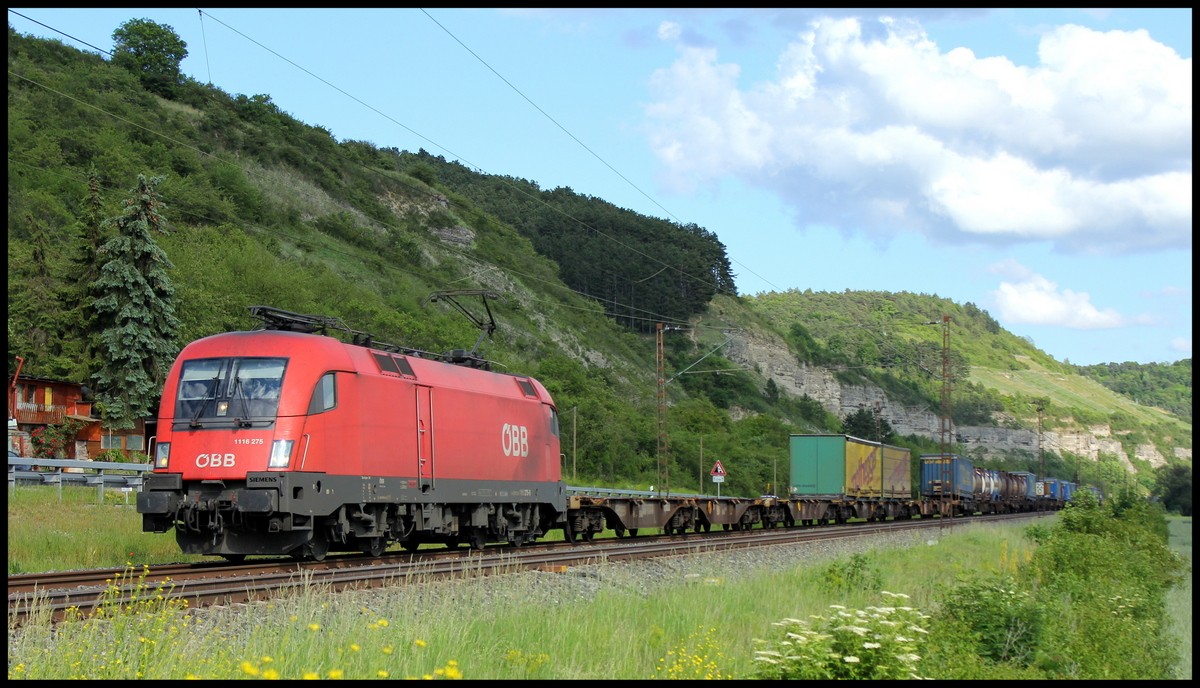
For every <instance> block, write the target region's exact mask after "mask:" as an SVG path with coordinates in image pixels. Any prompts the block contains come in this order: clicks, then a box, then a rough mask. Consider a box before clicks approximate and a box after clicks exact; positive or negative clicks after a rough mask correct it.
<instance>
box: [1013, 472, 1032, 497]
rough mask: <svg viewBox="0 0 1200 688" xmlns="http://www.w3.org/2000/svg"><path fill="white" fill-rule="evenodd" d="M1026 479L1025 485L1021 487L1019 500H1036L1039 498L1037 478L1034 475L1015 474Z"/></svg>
mask: <svg viewBox="0 0 1200 688" xmlns="http://www.w3.org/2000/svg"><path fill="white" fill-rule="evenodd" d="M1013 475H1019V476H1022V477H1024V478H1025V484H1024V485H1023V486H1021V491H1020V493H1019V494H1018V495H1017V498H1018V499H1021V498H1024V499H1035V498H1036V496H1037V476H1036V475H1034V474H1032V473H1013Z"/></svg>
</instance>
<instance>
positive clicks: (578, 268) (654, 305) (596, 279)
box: [400, 150, 737, 332]
mask: <svg viewBox="0 0 1200 688" xmlns="http://www.w3.org/2000/svg"><path fill="white" fill-rule="evenodd" d="M400 159H401V161H402V163H403V164H404V165H405V166H406V167H407V168H408V169H414V168H416V169H417V170H421V171H423V170H428V172H427V174H429V173H432V174H433V175H436V179H437V180H438V181H440V182H442V183H444V184H445V185H446V187H447V188H449V189H451V190H453V191H455V192H457V193H460V194H462V195H463V196H464V197H465V198H468V199H470V201H471V202H472V203H474V204H475V205H476V206H478V207H479V208H481V209H483V210H485V211H487V212H488V213H490V214H492V215H494V216H496V217H497V218H499V219H500V220H501V221H502V222H505V223H507V224H509V225H511V226H513V227H515V228H516V229H517V230H518V231H520V232H521V235H522V236H524V237H526V238H528V239H529V240H530V241H532V242H533V247H534V248H535V249H536V250H537V252H538V253H540V254H542V255H544V256H547V257H549V258H551V259H553V260H554V261H555V262H556V263H558V266H559V276H560V277H561V278H562V280H563V281H564V282H566V283H567V285H569V286H570V287H571V288H572V289H576V290H578V291H581V292H584V293H586V294H590V295H591V296H593V297H594V298H596V299H597V300H599V301H600V302H601V303H603V304H604V305H605V309H606V310H607V312H608V313H609V314H610V315H611V316H613V317H614V318H616V320H617V321H618V322H620V323H621V324H623V325H625V326H626V327H629V328H631V329H635V330H638V331H642V332H650V331H652V330H653V329H654V323H656V322H661V321H662V320H663V319H664V318H665V319H667V320H669V321H670V320H673V321H676V322H686V321H687V319H688V318H690V317H692V316H694V315H696V314H698V313H700V312H702V311H703V310H704V309H705V308H706V307H707V306H708V302H709V301H711V300H712V298H713V296H714V295H715V294H718V293H722V294H735V293H737V292H736V288H735V287H734V284H733V275H732V273H731V272H730V269H729V259H728V258H727V257H726V256H725V246H724V245H723V244H722V243H721V242H720V241H719V240H718V239H717V237H716V235H715V234H713V233H712V232H709V231H707V230H705V229H704V228H703V227H699V226H697V225H695V224H688V225H683V226H680V225H677V224H675V223H673V222H668V221H666V220H660V219H658V218H653V217H646V216H645V215H641V214H638V213H635V212H633V211H632V210H625V209H623V208H618V207H616V206H614V205H613V204H611V203H609V202H607V201H605V200H603V199H601V198H595V197H592V196H585V195H582V194H578V193H575V192H574V191H572V190H571V189H570V188H558V189H554V190H543V189H541V188H540V187H539V186H538V185H537V182H531V181H528V180H525V179H518V178H515V177H501V176H497V175H485V174H478V173H476V172H473V171H471V170H469V169H468V168H466V167H465V166H463V165H461V164H459V163H457V162H447V161H446V160H445V159H443V158H442V157H441V156H436V157H435V156H432V155H430V154H428V153H426V152H425V151H424V150H422V151H419V152H418V153H416V154H412V153H401V154H400ZM647 316H651V317H647Z"/></svg>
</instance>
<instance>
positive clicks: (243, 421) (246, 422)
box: [232, 375, 254, 428]
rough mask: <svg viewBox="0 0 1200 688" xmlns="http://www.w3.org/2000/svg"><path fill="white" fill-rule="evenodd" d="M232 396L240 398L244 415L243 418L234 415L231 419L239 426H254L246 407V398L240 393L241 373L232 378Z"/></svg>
mask: <svg viewBox="0 0 1200 688" xmlns="http://www.w3.org/2000/svg"><path fill="white" fill-rule="evenodd" d="M232 398H233V399H238V398H240V399H241V400H242V413H243V414H244V415H245V417H244V418H243V417H241V416H238V417H235V418H234V419H233V422H234V423H235V424H236V425H237V426H238V427H239V428H251V427H254V423H253V421H251V420H250V413H249V411H250V409H249V408H248V406H249V405H248V404H247V403H246V402H247V401H248V400H247V399H246V395H245V394H242V376H241V375H236V376H234V378H233V397H232Z"/></svg>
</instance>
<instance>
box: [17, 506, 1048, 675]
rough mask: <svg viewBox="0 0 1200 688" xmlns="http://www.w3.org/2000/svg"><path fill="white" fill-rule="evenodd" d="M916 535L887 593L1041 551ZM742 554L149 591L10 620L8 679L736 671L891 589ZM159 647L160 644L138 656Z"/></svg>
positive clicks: (978, 534) (960, 532)
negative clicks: (385, 581) (443, 576)
mask: <svg viewBox="0 0 1200 688" xmlns="http://www.w3.org/2000/svg"><path fill="white" fill-rule="evenodd" d="M918 537H919V539H918V540H916V541H915V544H913V545H911V546H907V547H905V546H888V547H884V548H881V549H879V550H871V551H869V552H868V553H867V555H866V559H867V561H868V562H869V563H870V566H872V567H873V568H875V569H877V570H878V571H879V572H880V575H881V577H882V580H883V584H884V588H883V589H884V590H889V591H896V592H907V593H910V594H912V595H913V597H914V599H913V600H912V602H911V603H912V604H913V605H914V606H920V605H919V604H917V603H918V601H919V600H921V599H925V600H928V601H932V599H933V596H934V595H935V594H936V592H937V590H938V589H939V588H940V587H941V586H943V585H947V584H949V583H950V582H952V581H953V580H954V579H955V577H956V576H957V575H958V574H960V573H963V572H967V571H978V570H990V571H997V572H999V571H1003V570H1006V568H1007V567H1009V566H1010V562H1011V561H1013V560H1018V559H1021V558H1023V557H1024V556H1025V554H1024V553H1025V552H1026V551H1027V549H1028V548H1029V547H1030V545H1029V543H1028V542H1026V541H1025V540H1024V538H1023V536H1022V534H1021V530H1020V527H1019V526H1015V525H1003V524H1001V525H974V526H968V527H965V528H961V529H956V530H955V531H954V532H953V533H952V534H948V535H946V536H944V537H942V538H930V537H929V536H928V535H920V536H918ZM928 543H932V544H928ZM807 547H808V549H807V551H810V552H816V551H819V550H816V549H815V548H814V547H812V546H807ZM799 551H801V550H800V549H798V550H797V552H799ZM736 561H737V560H736V559H735V558H732V557H723V556H720V555H702V556H694V557H689V558H684V559H679V560H676V561H675V562H674V563H673V564H671V565H665V564H664V565H662V566H659V567H652V568H653V571H654V572H655V573H654V574H653V575H651V574H647V572H646V568H645V567H644V566H643V565H638V566H626V565H598V566H594V567H576V568H572V569H569V570H568V572H567V573H565V574H546V573H536V572H525V573H519V574H512V575H507V576H503V577H496V576H490V577H486V578H485V577H478V576H476V577H468V578H466V579H463V580H458V581H453V582H427V583H419V584H410V585H406V586H402V587H397V588H388V589H384V590H377V591H359V592H350V593H340V594H330V593H329V592H328V591H327V590H325V589H323V588H321V587H320V586H309V587H307V588H304V589H302V590H301V591H299V592H297V593H294V594H292V595H291V596H289V597H286V598H282V599H278V600H272V601H270V602H269V603H260V604H257V605H254V606H253V607H251V608H245V607H242V608H236V609H232V608H227V609H217V610H209V611H204V612H202V613H197V614H194V615H192V616H185V615H184V614H183V613H182V611H181V610H180V609H178V608H177V607H173V606H172V605H169V604H167V603H165V602H161V601H157V602H156V600H157V593H155V592H154V591H148V593H149V594H147V595H145V596H144V599H145V600H146V601H147V604H146V605H144V607H143V608H142V609H134V610H132V611H129V612H126V613H124V614H121V615H117V616H113V617H110V618H107V619H104V620H101V621H91V622H85V621H77V622H74V623H69V624H62V625H60V626H59V628H58V629H56V630H55V631H51V629H50V628H49V626H48V625H46V624H37V623H30V624H28V626H27V628H24V629H21V630H20V631H17V632H14V629H11V628H10V651H9V677H10V678H43V679H54V678H82V677H87V678H116V679H121V678H185V677H187V676H188V675H189V674H190V675H194V676H196V677H204V678H235V677H248V676H259V677H264V676H266V677H278V678H303V677H305V676H306V675H312V676H319V677H342V678H375V677H381V676H383V675H385V674H386V676H387V677H391V678H403V677H417V678H419V677H423V676H431V677H437V676H440V677H444V678H454V677H456V676H458V675H462V676H463V677H465V678H470V679H521V678H544V679H597V678H634V679H636V678H650V677H654V676H655V675H661V674H662V671H668V668H669V667H674V668H675V671H674V672H673V674H672V675H687V676H700V677H703V676H704V675H712V676H719V677H734V678H737V677H744V676H748V675H750V674H751V673H752V671H753V666H752V657H753V650H754V648H755V645H754V639H755V638H762V637H765V636H766V634H767V633H768V632H769V631H770V630H771V624H772V623H773V622H776V621H778V620H779V619H780V618H783V617H796V618H806V616H807V615H809V614H820V613H822V612H824V611H826V610H827V609H828V606H829V605H830V604H843V605H849V606H861V607H865V606H867V605H872V604H873V605H881V606H882V605H887V604H888V603H889V602H890V599H891V598H887V597H884V596H883V595H882V593H880V592H875V591H871V590H858V591H852V592H844V591H839V592H834V591H832V590H831V589H830V588H829V587H828V584H827V583H826V582H825V576H824V573H825V571H826V569H827V568H828V563H829V557H828V556H826V557H822V556H810V558H809V559H808V560H806V562H805V565H804V566H796V567H794V568H790V569H787V570H781V571H765V572H762V571H760V572H746V571H744V570H741V569H740V568H739V567H738V565H737V564H736ZM156 604H157V605H158V606H155V605H156ZM147 643H150V644H151V645H152V646H154V651H153V652H141V650H142V649H144V648H145V646H146V645H147ZM117 660H120V661H117ZM451 662H453V664H452V663H451ZM660 667H663V668H664V669H663V670H662V671H659V668H660ZM380 672H383V673H382V674H381V673H380ZM439 672H440V673H439ZM688 672H691V673H688ZM697 672H698V673H697Z"/></svg>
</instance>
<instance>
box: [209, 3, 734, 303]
mask: <svg viewBox="0 0 1200 688" xmlns="http://www.w3.org/2000/svg"><path fill="white" fill-rule="evenodd" d="M208 17H209V18H210V19H212V20H213V21H215V22H217V23H219V24H221V25H222V26H224V27H226V28H228V29H229V30H230V31H233V32H234V33H236V34H238V35H239V36H241V37H243V38H245V39H246V40H248V41H250V42H251V43H254V44H255V45H257V46H259V47H260V48H262V49H263V50H266V51H267V52H269V53H271V54H272V55H275V56H276V57H278V58H279V59H281V60H283V61H284V62H287V63H288V64H290V65H292V66H294V67H296V68H297V69H299V70H300V71H302V72H304V73H305V74H308V75H309V76H311V77H313V78H314V79H317V80H318V81H320V82H321V83H323V84H325V85H327V86H329V87H330V88H332V89H334V90H336V91H337V92H338V93H341V94H343V95H345V96H346V97H348V98H350V99H351V100H353V101H354V102H356V103H359V104H360V105H362V106H363V107H366V108H368V109H369V110H371V111H372V112H375V113H376V114H378V115H380V116H382V117H383V118H385V119H387V120H388V121H390V122H392V123H393V124H396V125H397V126H399V127H401V128H403V129H404V130H405V131H408V132H410V133H412V134H413V135H415V136H417V137H418V138H420V139H421V140H423V141H426V142H427V143H429V144H430V145H432V146H434V147H435V148H438V149H439V150H442V151H445V152H446V153H448V154H449V155H451V156H453V157H454V158H457V159H458V160H461V161H463V162H464V163H466V164H467V165H468V166H470V167H472V168H474V169H476V170H478V171H479V172H480V173H483V174H491V175H492V176H493V177H495V178H496V179H498V180H499V181H500V182H501V183H502V184H505V185H507V186H509V187H510V188H512V189H513V190H514V191H516V192H517V193H520V194H521V195H523V196H527V197H529V198H531V199H533V200H534V201H536V202H538V203H540V204H542V205H543V206H545V207H546V208H548V209H550V210H552V211H554V212H557V213H559V214H561V215H563V216H564V217H566V218H568V219H570V220H572V221H573V222H576V223H578V224H579V225H580V226H582V227H585V228H587V229H589V230H591V231H593V232H596V233H597V234H599V235H600V236H603V237H605V238H607V239H609V240H610V241H612V242H614V243H616V244H617V245H619V246H621V247H623V248H625V249H628V250H629V251H631V252H633V253H636V254H638V255H640V256H642V257H644V258H647V259H649V260H652V261H654V262H656V263H659V264H660V265H665V266H667V267H670V268H671V269H673V270H675V271H676V272H678V273H679V274H680V275H682V276H684V277H687V278H688V279H691V280H693V281H695V282H698V283H701V284H705V285H709V286H712V287H714V288H716V289H717V290H718V291H720V285H719V284H718V283H717V282H716V281H715V280H709V279H704V278H702V277H697V276H695V275H692V274H690V273H688V272H685V271H684V270H683V269H682V268H678V267H675V266H673V265H670V264H669V263H667V262H666V261H663V260H661V259H659V258H656V257H655V256H652V255H650V254H648V253H645V252H644V251H641V250H639V249H637V248H634V247H633V246H630V245H628V244H626V243H625V242H623V241H621V240H619V239H617V238H616V237H614V236H612V235H611V234H608V233H606V232H603V231H601V230H599V229H597V228H596V227H593V226H591V225H589V224H588V223H586V222H584V221H583V220H580V219H579V218H576V217H574V216H572V215H571V214H570V213H568V212H566V211H564V210H562V209H561V208H557V207H555V206H553V205H551V204H550V203H547V202H546V201H544V200H542V199H541V198H538V197H537V196H534V195H533V194H530V193H528V192H526V191H525V190H524V189H521V188H520V187H519V186H517V185H515V184H512V183H511V182H509V181H508V180H507V179H505V178H504V177H503V176H501V175H495V174H492V173H490V172H487V171H486V170H485V169H484V168H482V167H480V166H479V165H476V164H475V163H473V162H471V161H470V160H468V159H467V158H466V157H464V156H462V155H459V154H458V153H455V152H454V151H452V150H450V149H449V148H447V147H445V146H443V145H441V144H439V143H437V142H436V141H433V140H432V139H430V138H428V137H426V136H424V135H423V134H420V133H419V132H417V131H416V130H414V129H412V128H411V127H409V126H407V125H405V124H403V123H401V122H399V121H397V120H396V119H395V118H393V117H392V116H390V115H388V114H387V113H384V112H382V111H381V110H379V109H378V108H375V107H374V106H372V105H369V104H367V103H366V102H364V101H362V100H360V99H359V98H357V97H356V96H353V95H351V94H350V93H348V92H346V91H345V90H343V89H342V88H340V87H338V86H336V85H334V84H333V83H330V82H329V81H327V80H326V79H323V78H321V77H319V76H317V75H316V74H313V73H312V72H311V71H309V70H307V69H305V68H304V67H301V66H300V65H298V64H296V63H295V62H293V61H292V60H290V59H288V58H286V57H284V56H283V55H280V54H279V53H277V52H275V51H274V50H272V49H271V48H268V47H267V46H265V45H263V44H262V43H260V42H258V41H256V40H254V39H253V38H250V37H249V36H247V35H246V34H244V33H242V32H241V31H238V30H237V29H235V28H233V27H232V26H229V25H228V24H226V23H225V22H223V21H221V20H220V19H219V18H217V17H215V16H213V14H212V13H211V12H209V13H208Z"/></svg>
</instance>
